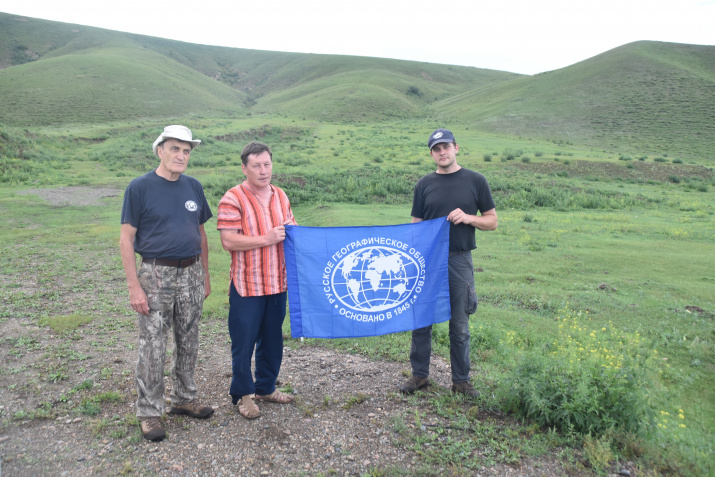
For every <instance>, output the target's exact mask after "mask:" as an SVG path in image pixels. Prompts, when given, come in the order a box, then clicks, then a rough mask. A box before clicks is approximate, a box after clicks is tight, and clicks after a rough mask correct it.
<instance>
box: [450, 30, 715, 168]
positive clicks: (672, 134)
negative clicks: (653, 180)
mask: <svg viewBox="0 0 715 477" xmlns="http://www.w3.org/2000/svg"><path fill="white" fill-rule="evenodd" d="M440 106H441V107H440V109H441V110H442V111H443V113H444V116H445V117H459V118H463V119H466V120H467V121H469V122H471V123H474V124H476V126H477V127H479V128H480V129H485V130H488V131H492V132H501V133H508V134H513V135H534V136H538V137H542V138H558V139H561V140H569V141H573V142H579V143H586V144H589V145H594V146H599V147H605V148H608V149H611V150H613V149H618V148H632V149H638V150H642V151H648V152H650V153H656V154H657V153H668V152H670V151H687V152H688V153H690V154H692V155H696V156H701V157H706V156H708V155H711V154H712V151H713V149H714V148H715V121H713V120H714V119H715V47H712V46H696V45H680V44H673V43H659V42H636V43H631V44H628V45H624V46H622V47H619V48H616V49H614V50H611V51H608V52H606V53H603V54H601V55H598V56H596V57H594V58H591V59H588V60H585V61H582V62H580V63H577V64H575V65H572V66H569V67H567V68H563V69H560V70H556V71H550V72H547V73H542V74H539V75H535V76H533V77H525V78H521V79H518V80H515V81H511V82H509V83H503V84H500V85H493V86H490V87H487V88H482V89H478V90H475V91H471V92H469V93H466V94H463V95H461V96H455V97H453V98H449V99H446V100H444V101H442V103H441V104H440Z"/></svg>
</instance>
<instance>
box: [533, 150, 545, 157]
mask: <svg viewBox="0 0 715 477" xmlns="http://www.w3.org/2000/svg"><path fill="white" fill-rule="evenodd" d="M543 155H544V151H534V156H535V157H541V156H543Z"/></svg>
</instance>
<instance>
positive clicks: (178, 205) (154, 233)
mask: <svg viewBox="0 0 715 477" xmlns="http://www.w3.org/2000/svg"><path fill="white" fill-rule="evenodd" d="M212 216H213V214H212V213H211V209H210V208H209V204H208V202H207V201H206V197H205V196H204V189H203V187H201V183H200V182H199V181H197V180H196V179H194V178H193V177H189V176H185V175H183V174H182V175H181V176H180V177H179V180H177V181H169V180H166V179H164V178H163V177H161V176H159V175H157V174H156V171H151V172H149V173H147V174H144V175H143V176H141V177H137V178H136V179H134V180H133V181H132V182H131V183H130V184H129V186H128V187H127V190H126V191H125V192H124V205H123V206H122V223H123V224H125V223H128V224H130V225H131V226H132V227H136V229H137V233H136V236H135V238H134V250H135V251H136V252H137V253H138V254H139V255H141V256H142V257H145V258H166V259H171V260H179V259H182V258H188V257H193V256H195V255H198V254H199V253H201V234H200V233H199V225H201V224H203V223H205V222H206V221H207V220H209V219H210V218H211V217H212Z"/></svg>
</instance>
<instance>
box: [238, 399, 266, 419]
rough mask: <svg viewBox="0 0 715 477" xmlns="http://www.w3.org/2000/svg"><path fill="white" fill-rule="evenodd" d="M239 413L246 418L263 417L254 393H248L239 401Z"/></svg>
mask: <svg viewBox="0 0 715 477" xmlns="http://www.w3.org/2000/svg"><path fill="white" fill-rule="evenodd" d="M238 413H239V414H240V415H241V416H243V417H245V418H246V419H257V418H259V417H261V411H260V410H259V409H258V406H256V403H255V402H253V395H251V394H246V395H245V396H243V397H241V400H240V401H238Z"/></svg>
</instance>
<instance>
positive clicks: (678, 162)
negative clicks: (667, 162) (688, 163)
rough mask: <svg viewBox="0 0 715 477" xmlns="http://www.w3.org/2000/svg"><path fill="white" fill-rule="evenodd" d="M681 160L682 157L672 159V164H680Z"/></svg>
mask: <svg viewBox="0 0 715 477" xmlns="http://www.w3.org/2000/svg"><path fill="white" fill-rule="evenodd" d="M682 163H683V160H682V159H673V164H682Z"/></svg>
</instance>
